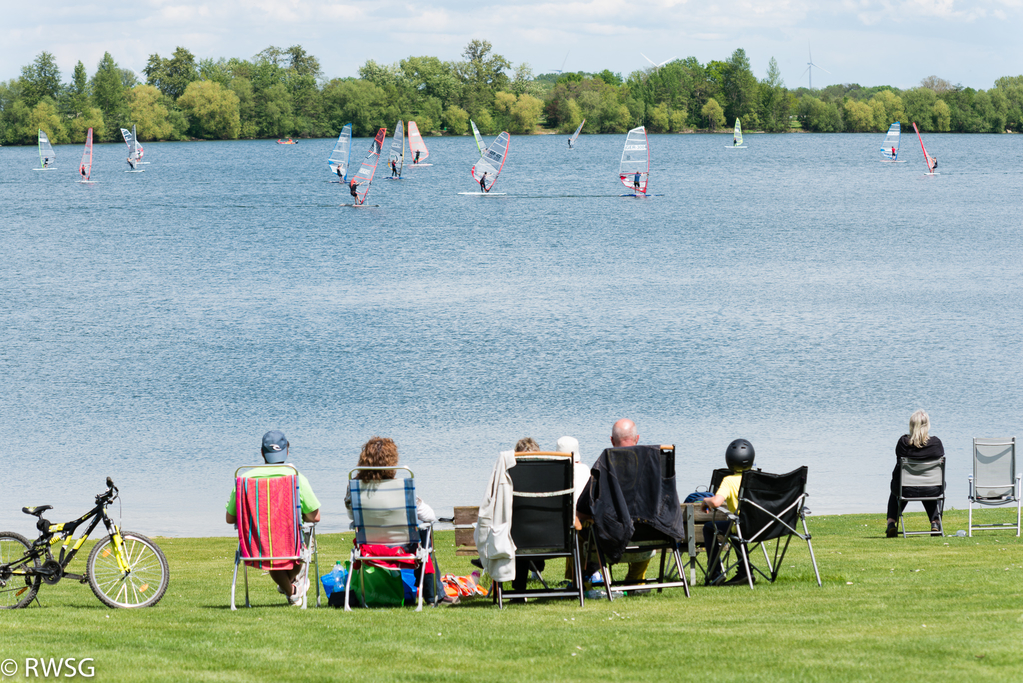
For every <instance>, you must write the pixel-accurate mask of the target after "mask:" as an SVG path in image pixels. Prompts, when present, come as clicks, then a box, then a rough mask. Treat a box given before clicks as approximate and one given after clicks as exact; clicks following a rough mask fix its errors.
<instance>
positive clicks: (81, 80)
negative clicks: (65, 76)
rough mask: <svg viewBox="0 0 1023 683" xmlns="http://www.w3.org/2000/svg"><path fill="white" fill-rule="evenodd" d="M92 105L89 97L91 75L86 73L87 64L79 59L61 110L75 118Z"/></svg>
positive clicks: (65, 90)
mask: <svg viewBox="0 0 1023 683" xmlns="http://www.w3.org/2000/svg"><path fill="white" fill-rule="evenodd" d="M91 106H92V103H91V102H90V98H89V76H88V75H87V74H86V73H85V65H84V64H82V62H81V61H79V62H78V63H77V64H75V70H74V73H73V75H72V76H71V83H70V84H69V85H68V87H67V88H65V89H64V93H63V96H62V97H61V110H62V113H63V114H64V116H66V117H67V118H69V119H74V118H77V117H79V116H81V115H82V113H83V112H85V110H86V109H89V108H90V107H91Z"/></svg>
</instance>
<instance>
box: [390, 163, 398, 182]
mask: <svg viewBox="0 0 1023 683" xmlns="http://www.w3.org/2000/svg"><path fill="white" fill-rule="evenodd" d="M391 177H392V178H397V177H398V165H397V164H396V163H394V159H391Z"/></svg>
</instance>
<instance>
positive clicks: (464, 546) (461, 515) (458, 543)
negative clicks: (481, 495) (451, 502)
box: [454, 506, 480, 555]
mask: <svg viewBox="0 0 1023 683" xmlns="http://www.w3.org/2000/svg"><path fill="white" fill-rule="evenodd" d="M479 514H480V509H479V506H472V507H469V506H465V507H457V506H456V507H455V521H454V525H455V555H478V554H479V553H478V552H476V541H475V540H474V539H473V537H472V535H473V531H475V529H476V518H477V517H479Z"/></svg>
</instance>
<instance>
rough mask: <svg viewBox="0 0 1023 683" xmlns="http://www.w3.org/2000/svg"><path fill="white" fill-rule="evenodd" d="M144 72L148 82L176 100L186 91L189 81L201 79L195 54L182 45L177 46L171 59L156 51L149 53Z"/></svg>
mask: <svg viewBox="0 0 1023 683" xmlns="http://www.w3.org/2000/svg"><path fill="white" fill-rule="evenodd" d="M142 73H144V74H145V75H146V83H148V84H149V85H153V86H156V87H157V88H159V90H160V92H162V93H163V94H164V95H166V96H167V97H170V98H172V99H175V100H176V99H177V98H179V97H181V96H182V95H183V94H184V93H185V88H187V87H188V84H189V83H192V82H193V81H197V80H199V68H198V66H197V65H196V63H195V55H193V54H192V53H191V52H189V51H188V50H186V49H185V48H183V47H180V46H179V47H177V48H175V50H174V54H172V55H171V57H170V59H163V58H161V57H160V55H158V54H155V53H154V54H151V55H149V61H147V62H146V68H144V69H143V70H142Z"/></svg>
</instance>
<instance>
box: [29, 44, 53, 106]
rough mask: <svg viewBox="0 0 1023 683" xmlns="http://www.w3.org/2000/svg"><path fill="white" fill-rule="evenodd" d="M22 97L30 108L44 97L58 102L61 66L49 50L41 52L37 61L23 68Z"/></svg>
mask: <svg viewBox="0 0 1023 683" xmlns="http://www.w3.org/2000/svg"><path fill="white" fill-rule="evenodd" d="M21 85H22V87H21V98H22V100H24V102H25V106H27V107H29V108H30V109H31V108H33V107H35V106H36V105H37V104H39V101H40V100H42V99H43V98H44V97H49V98H50V99H51V100H52V101H54V102H56V101H57V99H58V98H59V97H60V94H61V88H62V86H61V83H60V68H59V67H58V66H57V62H56V60H54V58H53V55H51V54H50V53H49V52H40V53H39V54H38V55H37V56H36V58H35V61H33V62H32V63H31V64H29V65H28V66H23V67H22V68H21Z"/></svg>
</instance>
